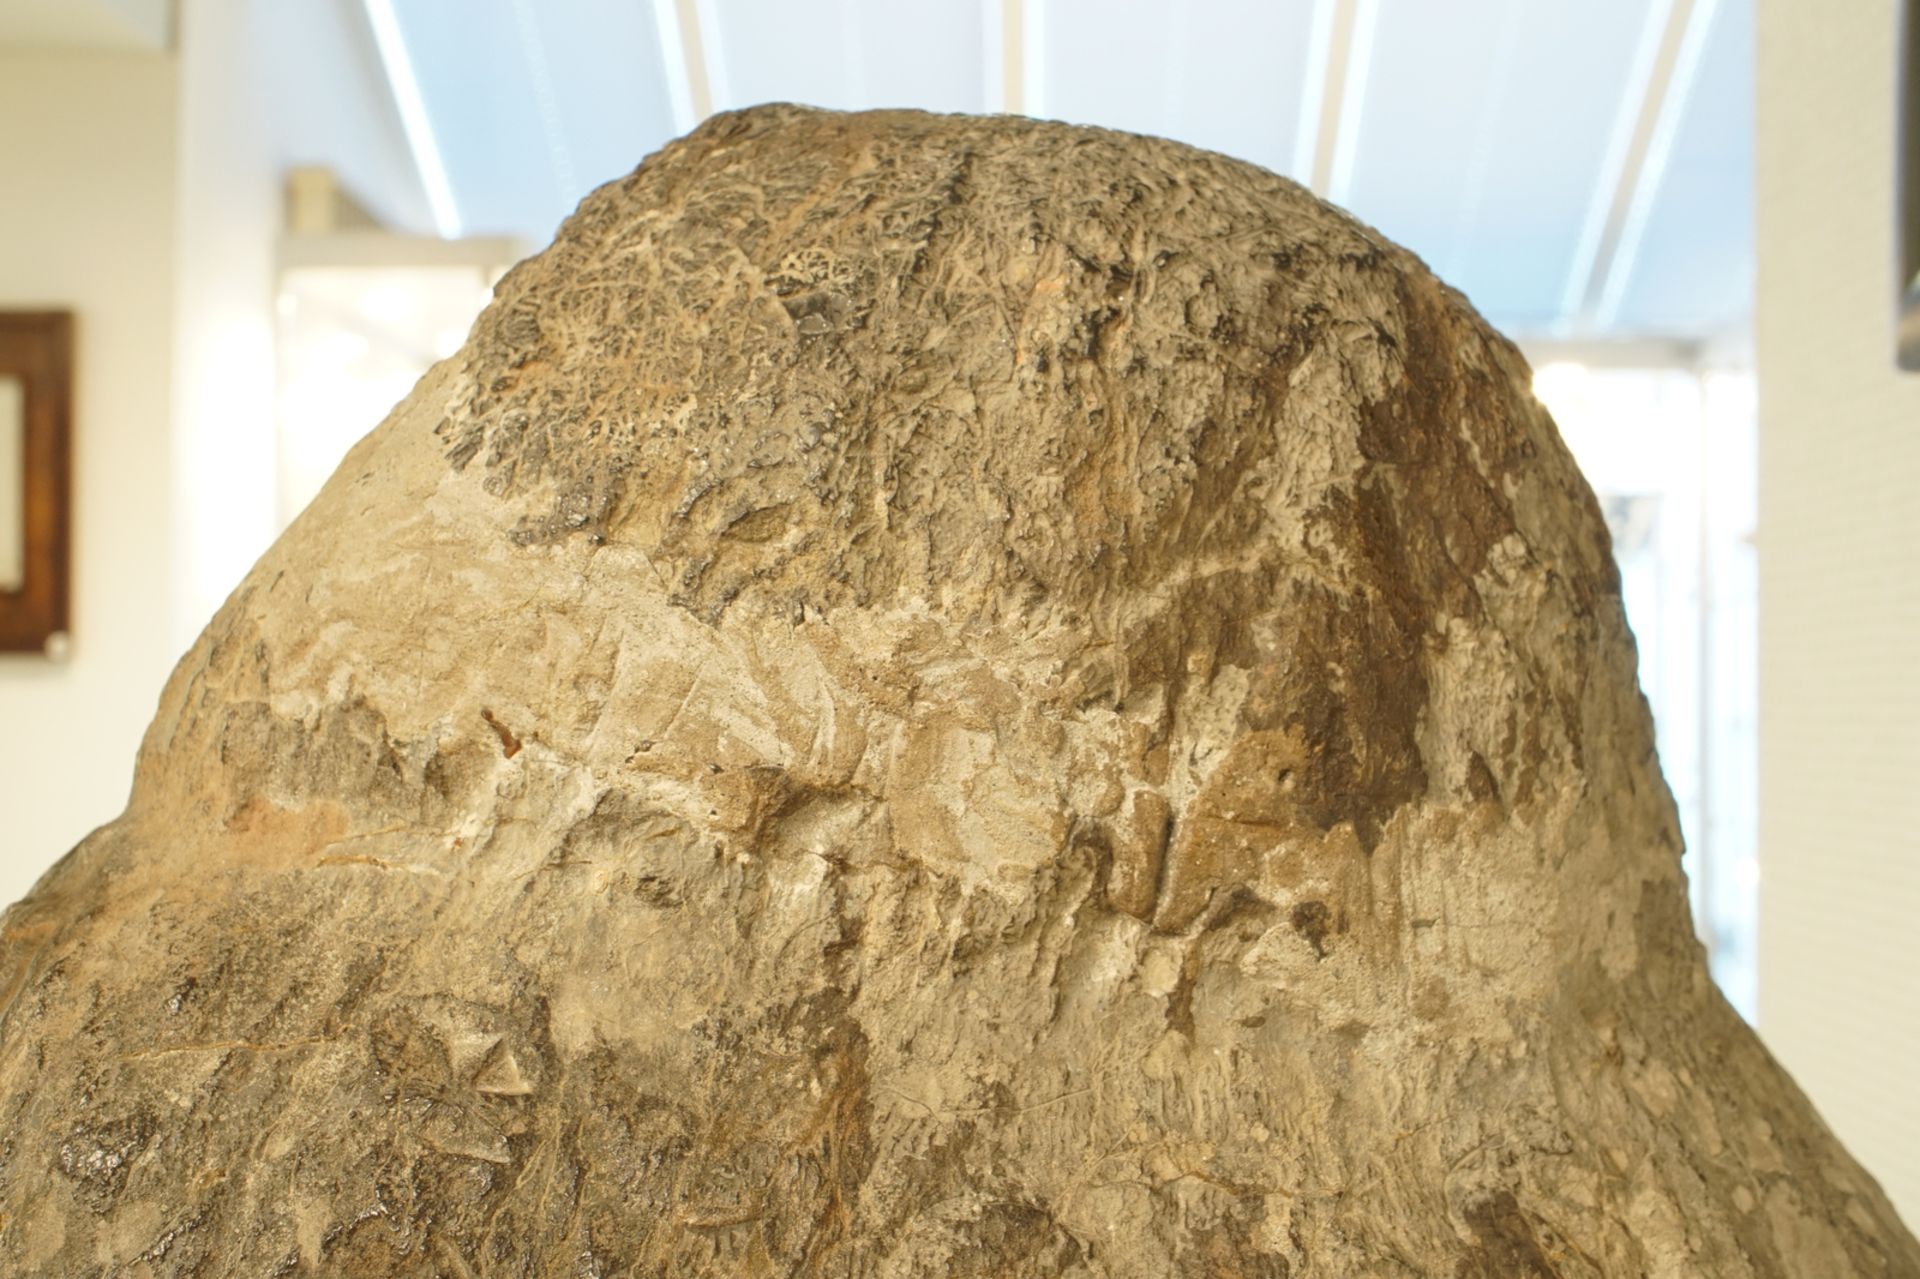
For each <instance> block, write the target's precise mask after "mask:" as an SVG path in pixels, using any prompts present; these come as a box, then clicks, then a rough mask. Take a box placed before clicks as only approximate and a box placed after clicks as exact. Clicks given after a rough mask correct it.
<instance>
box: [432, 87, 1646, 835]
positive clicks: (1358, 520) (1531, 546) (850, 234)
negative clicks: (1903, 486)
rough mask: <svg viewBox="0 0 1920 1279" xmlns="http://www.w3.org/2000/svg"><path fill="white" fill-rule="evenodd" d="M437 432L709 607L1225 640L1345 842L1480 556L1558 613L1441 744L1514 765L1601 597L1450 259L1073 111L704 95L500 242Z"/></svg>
mask: <svg viewBox="0 0 1920 1279" xmlns="http://www.w3.org/2000/svg"><path fill="white" fill-rule="evenodd" d="M438 432H439V435H440V437H441V439H442V441H443V443H444V447H445V450H446V456H447V458H448V460H449V463H450V465H451V466H452V467H453V468H454V469H455V470H457V471H459V472H460V473H461V474H462V475H463V476H469V477H478V481H477V482H479V483H480V484H481V485H483V486H484V488H485V489H486V490H487V491H488V492H489V493H492V494H494V495H497V496H498V497H500V498H501V499H503V500H504V501H505V502H506V503H507V511H508V513H509V516H510V525H511V527H510V531H509V534H508V536H509V537H510V538H511V540H512V541H514V542H515V543H517V544H522V545H531V544H538V543H547V542H554V541H564V540H567V539H570V538H576V537H577V538H584V539H587V540H588V541H590V542H601V541H606V540H614V541H617V542H620V543H623V544H627V545H630V546H634V547H638V548H641V549H643V550H644V553H645V555H646V557H647V562H648V564H649V565H650V567H651V569H652V570H653V571H654V572H655V573H657V574H658V576H659V580H660V581H661V582H662V583H663V584H664V588H665V590H666V592H667V593H668V596H669V597H670V598H671V599H672V600H673V601H674V602H675V603H676V604H678V605H680V606H683V607H685V608H686V609H688V610H690V611H691V612H692V613H693V614H694V615H696V616H698V617H700V618H702V619H704V620H706V621H708V622H710V623H717V622H719V621H720V620H721V619H722V618H723V617H724V616H725V615H726V614H727V613H728V612H729V611H730V610H737V609H740V608H742V607H745V608H746V609H747V610H748V611H749V612H750V613H755V614H768V615H771V616H774V617H776V618H782V619H790V620H791V619H804V618H805V617H807V616H808V615H810V614H811V615H813V616H816V617H818V616H820V615H822V614H827V615H831V614H834V613H836V612H837V611H839V610H842V609H847V608H854V609H860V610H875V609H881V610H884V609H891V608H907V609H919V610H923V611H924V612H926V613H927V614H929V615H931V616H933V617H936V618H939V619H941V623H942V625H944V626H946V627H948V628H950V629H952V630H954V631H956V632H959V633H968V632H970V631H977V630H991V631H993V632H995V633H996V634H998V635H1001V636H1002V637H1005V636H1007V635H1012V634H1026V633H1034V632H1051V633H1058V632H1059V631H1062V630H1064V631H1068V632H1071V633H1073V634H1075V635H1077V636H1080V637H1082V638H1083V639H1084V640H1086V641H1088V642H1087V643H1086V644H1084V645H1082V646H1081V651H1080V654H1079V656H1078V657H1077V658H1076V659H1074V661H1073V662H1071V663H1070V665H1072V666H1073V669H1074V674H1073V675H1072V676H1070V677H1069V678H1067V679H1066V681H1065V683H1066V684H1067V685H1069V686H1071V688H1072V690H1073V696H1075V697H1077V698H1082V699H1085V700H1089V701H1092V700H1098V699H1106V700H1108V701H1110V702H1112V703H1113V704H1114V705H1116V706H1123V705H1124V704H1125V703H1126V702H1127V700H1128V699H1129V698H1130V697H1134V696H1137V695H1140V694H1142V693H1143V692H1145V691H1152V692H1155V693H1156V694H1157V695H1159V696H1162V697H1163V698H1164V699H1165V701H1166V703H1167V704H1168V705H1169V706H1171V705H1172V704H1174V703H1177V702H1178V701H1180V700H1181V698H1182V697H1183V696H1184V694H1185V692H1186V691H1187V688H1188V686H1189V684H1190V683H1193V682H1194V681H1195V679H1196V678H1197V679H1198V681H1199V682H1201V683H1205V682H1207V681H1209V680H1210V679H1211V673H1212V672H1213V671H1214V670H1216V669H1218V668H1220V667H1222V666H1231V667H1236V668H1242V669H1245V670H1247V671H1249V672H1251V673H1252V674H1251V678H1250V680H1249V686H1248V688H1247V689H1246V691H1245V696H1244V698H1243V699H1242V701H1241V704H1240V705H1239V706H1238V707H1237V708H1235V709H1233V710H1232V711H1231V718H1234V719H1235V720H1236V721H1237V724H1238V730H1239V731H1240V732H1241V733H1245V734H1253V735H1254V736H1252V737H1251V738H1250V739H1249V740H1251V741H1254V742H1260V743H1265V745H1264V747H1262V748H1261V749H1262V753H1261V757H1260V759H1259V761H1257V762H1255V763H1250V765H1249V766H1250V767H1254V768H1256V770H1258V771H1264V772H1269V773H1273V774H1275V775H1278V774H1280V773H1285V774H1287V776H1288V778H1289V782H1290V785H1291V787H1292V790H1291V791H1290V796H1291V798H1290V799H1289V801H1288V803H1289V807H1290V808H1291V809H1298V810H1300V811H1302V812H1304V813H1306V814H1307V815H1308V819H1309V820H1311V821H1312V822H1313V823H1314V824H1315V825H1316V826H1318V827H1321V828H1327V827H1331V826H1333V825H1335V824H1337V823H1340V822H1350V823H1352V824H1353V826H1354V828H1355V829H1356V831H1357V832H1358V834H1359V837H1360V839H1361V841H1362V842H1363V843H1364V844H1366V845H1368V846H1371V844H1372V843H1373V841H1374V839H1375V838H1376V836H1377V833H1378V829H1379V827H1380V825H1381V823H1382V822H1384V821H1385V820H1387V819H1388V818H1389V817H1390V816H1391V815H1392V813H1393V812H1394V811H1396V810H1397V809H1398V808H1399V806H1401V805H1402V804H1404V803H1405V802H1407V801H1408V800H1410V799H1412V798H1414V797H1415V796H1417V795H1419V794H1421V793H1422V792H1424V790H1425V789H1426V787H1427V786H1428V785H1429V783H1430V781H1431V780H1432V779H1431V776H1430V774H1431V772H1432V768H1431V767H1430V765H1431V764H1432V763H1433V762H1435V761H1432V760H1430V759H1429V758H1428V756H1429V755H1431V754H1433V749H1432V748H1431V747H1429V748H1425V749H1423V746H1422V744H1421V743H1420V741H1419V740H1418V738H1419V734H1420V726H1421V723H1422V721H1423V719H1425V718H1426V717H1427V716H1428V714H1429V709H1430V705H1431V703H1432V702H1433V700H1434V699H1435V697H1436V696H1439V695H1441V694H1442V693H1443V692H1444V690H1437V689H1436V688H1435V687H1434V681H1435V679H1436V678H1445V676H1444V674H1443V673H1441V672H1439V671H1437V670H1436V667H1437V666H1438V665H1440V664H1441V663H1442V661H1443V654H1444V649H1445V647H1446V645H1447V644H1448V642H1449V635H1450V634H1452V633H1454V632H1456V631H1458V630H1461V629H1463V628H1464V629H1465V630H1466V631H1469V632H1471V631H1478V630H1480V629H1482V628H1483V627H1486V626H1488V625H1489V608H1490V607H1492V608H1493V609H1495V611H1498V609H1499V608H1500V607H1503V605H1501V604H1500V603H1498V602H1497V601H1496V602H1494V603H1492V604H1491V605H1490V600H1491V599H1492V597H1494V596H1502V597H1506V596H1511V595H1513V593H1514V592H1515V591H1516V590H1518V591H1520V592H1521V593H1527V592H1532V591H1536V590H1537V591H1538V592H1539V593H1540V594H1541V595H1542V596H1543V597H1544V598H1545V600H1546V603H1547V606H1548V608H1549V610H1550V611H1551V612H1553V614H1554V615H1555V617H1556V619H1557V621H1558V623H1559V624H1558V626H1557V627H1556V628H1537V629H1535V630H1534V631H1533V633H1531V634H1528V635H1524V636H1523V635H1521V634H1518V633H1517V632H1510V633H1506V634H1505V635H1504V636H1503V640H1504V642H1505V645H1506V648H1505V651H1503V652H1502V653H1501V654H1499V655H1498V657H1497V658H1496V659H1495V660H1493V661H1492V663H1491V665H1490V667H1488V668H1487V669H1485V670H1482V671H1481V672H1479V673H1478V674H1477V675H1476V678H1485V677H1486V675H1487V674H1488V673H1489V671H1491V672H1493V673H1494V674H1495V678H1497V679H1500V680H1502V681H1504V682H1506V683H1508V684H1511V685H1512V686H1513V697H1514V699H1515V701H1516V702H1517V703H1518V709H1517V710H1516V711H1515V714H1514V722H1512V723H1504V724H1496V725H1491V726H1489V728H1490V731H1491V732H1492V734H1493V736H1494V737H1495V738H1498V739H1499V740H1496V741H1491V742H1489V743H1486V744H1476V745H1473V746H1468V747H1465V748H1464V749H1458V750H1453V749H1449V748H1447V747H1440V748H1439V753H1440V754H1441V755H1444V756H1447V757H1448V758H1446V759H1445V760H1444V761H1441V762H1442V764H1443V767H1444V769H1445V770H1446V771H1449V772H1451V773H1452V774H1453V775H1454V776H1453V777H1452V778H1451V779H1448V780H1450V781H1451V782H1452V783H1453V784H1454V785H1455V786H1465V787H1468V788H1471V789H1474V790H1476V791H1485V792H1487V793H1494V792H1499V793H1502V794H1505V795H1508V796H1509V797H1512V796H1515V795H1516V794H1518V796H1519V797H1522V798H1524V797H1525V796H1526V795H1527V794H1529V793H1530V792H1531V791H1532V790H1533V789H1534V787H1535V786H1536V784H1537V780H1538V779H1537V771H1538V766H1539V764H1540V763H1541V761H1542V760H1543V758H1544V757H1545V756H1546V755H1548V754H1550V753H1552V752H1553V751H1554V750H1555V749H1557V744H1562V743H1564V744H1566V745H1568V746H1570V747H1571V748H1572V749H1573V750H1575V751H1577V750H1578V748H1579V742H1580V739H1581V736H1582V727H1581V724H1580V722H1579V721H1580V711H1579V707H1578V704H1577V702H1578V691H1577V684H1578V683H1580V682H1584V680H1585V678H1586V677H1585V674H1584V671H1585V666H1586V656H1585V653H1584V645H1585V643H1586V641H1587V639H1588V638H1589V637H1591V635H1593V634H1594V633H1595V619H1594V614H1595V610H1596V608H1597V607H1599V606H1600V605H1599V601H1600V600H1601V599H1602V598H1606V599H1607V601H1608V602H1607V604H1606V605H1605V607H1606V608H1610V609H1612V610H1613V613H1614V615H1617V611H1618V607H1617V601H1616V600H1613V599H1612V598H1611V597H1612V596H1613V595H1614V594H1616V593H1617V582H1616V579H1615V577H1614V570H1613V567H1612V561H1611V558H1610V556H1609V554H1608V551H1607V544H1606V535H1605V532H1604V528H1603V525H1602V521H1601V519H1600V516H1599V512H1598V510H1597V508H1596V507H1595V505H1594V503H1593V500H1592V498H1591V496H1590V495H1589V494H1588V492H1587V490H1586V488H1585V485H1584V484H1583V483H1582V482H1581V480H1580V478H1579V476H1578V473H1577V470H1576V468H1575V467H1574V464H1573V462H1572V461H1571V459H1570V458H1569V456H1568V455H1567V453H1566V451H1565V449H1564V448H1563V447H1562V445H1561V444H1560V442H1559V439H1558V437H1557V435H1556V433H1555V431H1554V429H1553V426H1552V424H1551V423H1550V422H1549V421H1548V419H1547V417H1546V415H1545V413H1544V412H1543V411H1542V410H1541V408H1540V406H1539V405H1538V403H1537V402H1536V401H1535V400H1534V398H1533V397H1532V394H1531V391H1530V389H1529V382H1528V372H1527V369H1526V367H1525V365H1524V362H1523V361H1522V360H1521V359H1520V358H1519V356H1518V354H1517V352H1516V351H1515V350H1514V348H1513V347H1512V346H1511V345H1510V344H1509V343H1507V342H1506V341H1505V340H1504V339H1502V338H1500V337H1499V336H1498V335H1496V334H1495V333H1493V332H1492V331H1491V330H1490V329H1489V328H1488V327H1487V326H1486V325H1485V324H1484V323H1483V322H1482V321H1481V320H1480V319H1479V317H1478V316H1477V315H1475V314H1474V313H1473V311H1472V310H1471V308H1470V307H1468V306H1467V305H1466V303H1465V302H1464V300H1463V299H1462V298H1461V297H1460V296H1459V295H1458V294H1457V293H1455V292H1453V291H1452V290H1450V289H1448V288H1447V287H1445V286H1444V285H1442V284H1440V283H1439V282H1437V281H1436V280H1435V279H1434V278H1433V276H1432V275H1431V274H1430V273H1429V272H1428V271H1427V270H1426V268H1425V267H1424V266H1423V265H1422V264H1421V263H1420V262H1419V261H1418V259H1416V258H1415V257H1414V256H1413V255H1411V254H1410V253H1408V252H1406V251H1405V250H1403V249H1400V248H1398V247H1396V246H1394V245H1392V244H1390V243H1389V242H1387V241H1386V240H1385V239H1384V238H1382V237H1381V236H1379V235H1378V234H1376V233H1374V232H1373V231H1371V230H1370V229H1369V228H1367V227H1365V226H1363V225H1361V224H1360V223H1358V222H1356V221H1355V220H1354V219H1352V218H1351V217H1349V216H1347V215H1345V214H1344V213H1341V212H1340V211H1338V210H1337V209H1334V208H1333V207H1331V206H1329V205H1327V204H1325V203H1324V202H1322V201H1320V200H1318V199H1316V198H1315V197H1314V196H1313V195H1311V194H1310V193H1309V192H1307V191H1306V190H1304V189H1303V188H1301V187H1300V186H1298V185H1297V184H1295V183H1293V182H1290V181H1288V180H1286V179H1284V178H1280V177H1276V176H1275V175H1273V174H1271V173H1268V172H1266V171H1264V170H1261V169H1258V168H1256V167H1254V166H1252V165H1248V164H1243V163H1240V162H1237V161H1234V160H1230V159H1227V158H1225V157H1223V156H1219V155H1215V154H1212V153H1208V152H1204V151H1200V150H1196V149H1194V148H1191V147H1187V146H1182V145H1179V144H1177V143H1173V142H1166V141H1160V140H1156V139H1147V138H1139V137H1133V136H1129V135H1123V134H1117V133H1110V132H1106V131H1102V130H1094V129H1085V128H1075V127H1070V126H1066V125H1060V124H1051V123H1042V122H1035V121H1032V120H1027V119H1022V118H1015V117H995V118H975V117H959V116H935V115H926V114H922V113H918V112H906V111H891V112H873V113H866V114H859V115H842V114H837V113H831V112H822V111H816V110H810V109H804V108H798V107H792V106H768V107H760V108H755V109H752V110H748V111H743V112H738V113H732V114H728V115H723V116H718V117H715V118H714V119H712V120H710V121H709V122H708V123H707V124H705V125H703V126H702V127H701V128H700V129H698V130H697V131H695V132H694V133H693V134H691V135H690V136H688V137H687V138H685V139H682V140H680V141H678V142H675V143H673V144H672V145H670V146H669V147H667V148H666V149H665V150H663V151H662V152H660V153H659V154H657V155H655V156H653V157H652V158H650V159H649V160H648V161H647V162H646V163H645V164H643V165H642V166H641V167H640V168H639V169H638V170H637V171H636V172H635V173H633V174H632V175H631V176H630V177H628V178H626V179H624V180H622V181H619V182H615V183H611V184H609V185H607V186H605V187H603V188H601V189H600V190H599V191H597V192H595V193H594V194H593V195H592V196H590V197H589V198H588V199H587V200H586V201H585V202H584V203H583V204H582V205H581V207H580V209H579V211H578V212H577V213H576V214H575V215H574V217H573V218H572V219H571V220H570V221H569V222H568V223H567V225H566V227H565V228H564V229H563V231H562V233H561V235H560V237H559V239H558V241H557V242H556V244H555V245H554V247H553V248H551V249H549V250H548V251H547V252H545V253H543V254H541V255H540V256H538V257H536V258H533V259H531V260H529V261H528V262H526V263H523V264H522V265H521V266H520V267H518V268H517V269H516V270H515V271H514V272H512V274H510V275H509V276H508V277H507V278H506V280H505V281H503V283H502V285H501V286H500V289H499V297H498V300H497V301H496V303H495V304H494V306H493V307H492V308H491V309H490V310H489V311H488V312H487V314H486V315H485V317H483V319H482V320H481V321H480V323H479V325H478V327H477V328H476V330H475V332H474V335H473V340H472V342H471V343H470V346H469V350H468V352H467V354H466V358H465V365H464V368H463V374H462V390H461V391H460V392H459V393H457V394H456V395H454V396H453V397H452V399H451V403H450V407H449V408H448V411H447V413H446V417H445V420H444V421H443V422H442V423H441V424H440V426H439V428H438ZM1530 607H1531V605H1530ZM1608 620H1610V621H1611V620H1613V618H1612V617H1610V618H1609V619H1608ZM1534 647H1538V648H1540V649H1542V650H1544V649H1547V648H1556V647H1561V648H1565V653H1564V654H1563V656H1564V657H1565V658H1566V662H1565V663H1564V664H1558V665H1556V663H1554V662H1550V661H1543V660H1542V659H1544V658H1546V657H1547V656H1548V655H1547V653H1546V652H1544V651H1540V652H1534V651H1529V650H1530V648H1534ZM1549 670H1555V671H1557V673H1556V674H1554V675H1552V676H1548V675H1547V674H1546V672H1548V671H1549ZM1563 681H1564V682H1563ZM1263 735H1264V736H1263Z"/></svg>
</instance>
